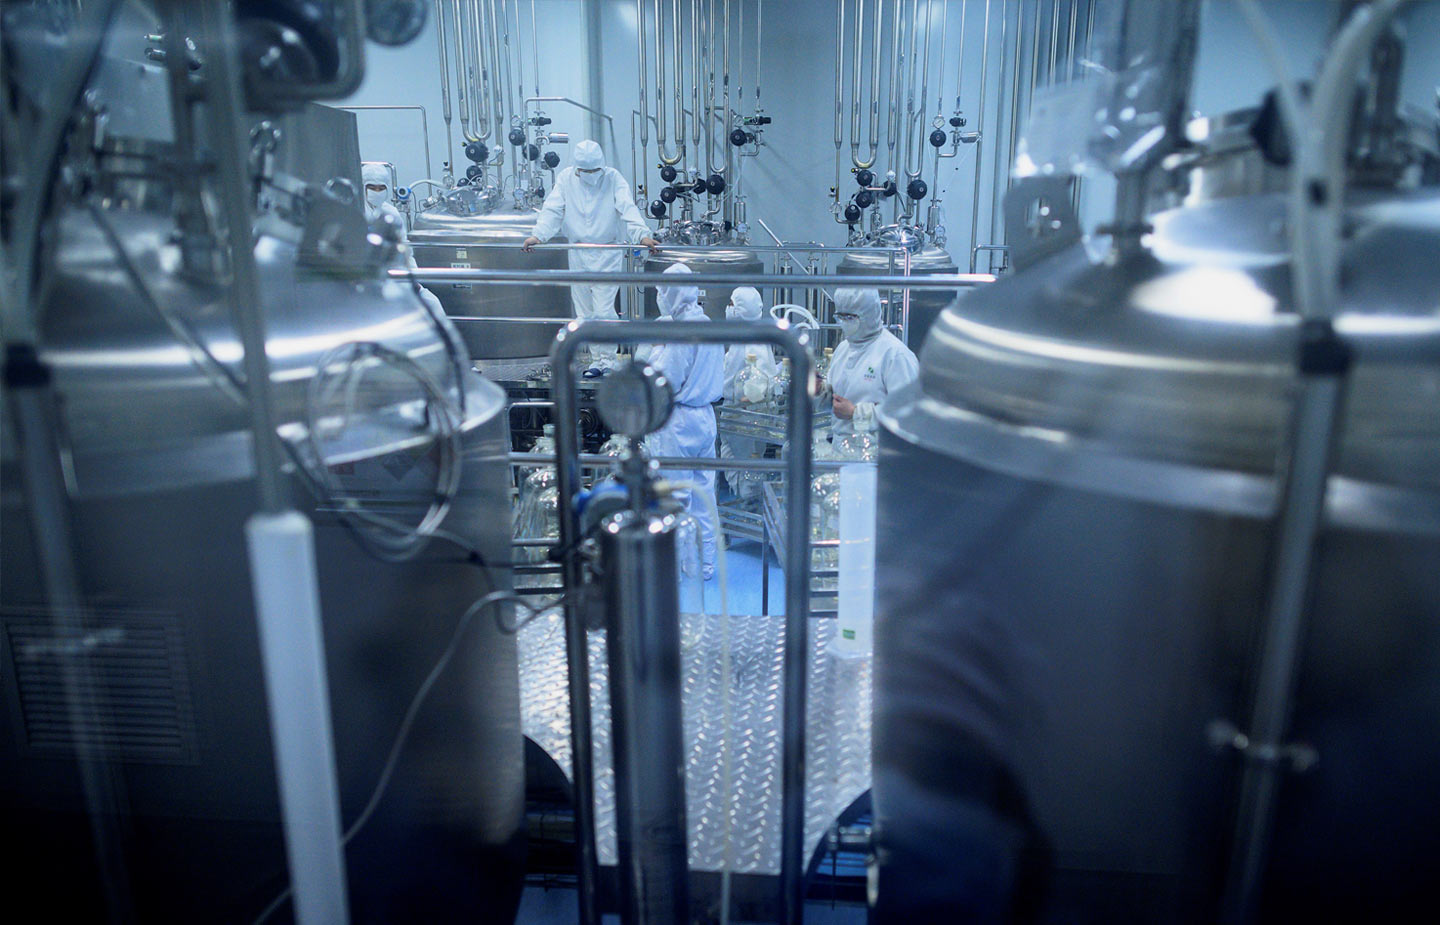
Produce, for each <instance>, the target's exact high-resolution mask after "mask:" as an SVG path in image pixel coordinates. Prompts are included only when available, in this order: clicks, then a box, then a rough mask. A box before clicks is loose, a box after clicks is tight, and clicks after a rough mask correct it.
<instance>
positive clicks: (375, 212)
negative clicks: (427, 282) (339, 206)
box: [360, 163, 445, 317]
mask: <svg viewBox="0 0 1440 925" xmlns="http://www.w3.org/2000/svg"><path fill="white" fill-rule="evenodd" d="M360 180H361V182H362V183H363V184H364V186H365V220H366V221H367V222H373V221H375V219H377V218H379V217H380V216H381V215H389V216H391V217H392V218H393V219H394V220H395V227H396V228H397V229H399V231H400V244H401V245H403V249H404V253H405V265H406V266H408V267H409V268H410V269H412V270H413V269H415V268H416V267H417V266H419V264H417V263H416V262H415V252H414V251H412V250H411V249H410V236H409V235H408V234H406V233H405V217H404V216H403V215H401V214H400V210H399V209H397V208H395V204H394V203H392V202H391V201H390V171H389V170H387V169H386V168H385V165H384V164H370V163H367V164H362V165H360ZM415 289H416V291H417V292H418V293H419V295H420V298H422V299H424V300H425V303H426V304H427V305H429V306H430V310H431V312H432V313H437V312H438V313H439V314H438V315H436V317H443V316H444V314H445V308H444V306H442V305H441V304H440V299H439V298H438V297H437V296H436V295H435V293H433V292H431V291H430V290H429V289H426V288H425V287H424V286H421V285H418V284H417V285H416V286H415Z"/></svg>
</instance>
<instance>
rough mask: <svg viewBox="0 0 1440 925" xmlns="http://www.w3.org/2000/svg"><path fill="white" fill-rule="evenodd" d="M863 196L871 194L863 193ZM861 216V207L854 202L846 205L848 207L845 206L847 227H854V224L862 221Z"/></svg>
mask: <svg viewBox="0 0 1440 925" xmlns="http://www.w3.org/2000/svg"><path fill="white" fill-rule="evenodd" d="M861 195H869V194H867V193H862V194H861ZM860 215H861V212H860V207H859V206H857V205H856V204H855V203H853V202H851V203H846V205H845V223H846V224H847V225H853V224H855V223H856V222H858V221H860Z"/></svg>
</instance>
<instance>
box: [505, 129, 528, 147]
mask: <svg viewBox="0 0 1440 925" xmlns="http://www.w3.org/2000/svg"><path fill="white" fill-rule="evenodd" d="M509 137H510V143H511V144H512V145H516V146H519V145H523V144H524V143H525V133H524V132H522V131H521V130H520V129H518V128H512V129H511V130H510V136H509Z"/></svg>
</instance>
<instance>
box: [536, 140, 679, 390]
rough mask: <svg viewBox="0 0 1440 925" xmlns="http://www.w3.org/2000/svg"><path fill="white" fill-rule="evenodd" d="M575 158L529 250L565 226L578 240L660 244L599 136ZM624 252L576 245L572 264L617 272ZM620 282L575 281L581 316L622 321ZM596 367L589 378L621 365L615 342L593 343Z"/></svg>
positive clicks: (592, 360)
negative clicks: (607, 163)
mask: <svg viewBox="0 0 1440 925" xmlns="http://www.w3.org/2000/svg"><path fill="white" fill-rule="evenodd" d="M573 161H574V163H573V164H572V166H570V167H566V168H565V169H564V170H562V171H560V173H559V174H557V175H556V177H555V186H554V187H553V188H551V190H550V194H549V195H547V196H546V197H545V205H543V206H542V207H541V208H540V215H539V217H538V218H536V219H535V228H534V230H533V231H531V232H530V237H528V238H526V239H525V243H524V244H523V245H521V246H522V247H523V248H524V249H525V250H527V251H528V250H529V249H530V248H532V247H534V246H535V245H536V244H543V243H545V242H546V241H548V240H550V239H551V238H553V237H555V235H556V234H557V233H559V232H560V231H562V230H563V231H564V232H565V237H566V238H568V239H569V240H570V243H572V244H643V245H645V246H646V247H649V248H650V249H652V250H653V249H655V248H656V247H659V246H660V244H659V242H658V241H656V240H655V239H654V238H653V237H651V236H650V226H649V225H646V224H645V219H644V218H643V217H642V216H641V215H640V210H639V209H637V208H636V207H635V202H634V200H633V199H632V198H631V194H630V184H629V183H626V182H625V178H624V177H623V176H621V175H620V171H618V170H616V169H615V168H614V167H606V166H605V152H604V151H603V150H601V148H600V146H599V145H598V144H596V143H595V142H593V141H588V140H587V141H582V142H580V143H579V144H578V145H576V146H575V155H574V158H573ZM623 264H624V258H623V256H622V254H621V252H620V251H619V250H615V249H605V250H591V249H587V248H579V249H577V250H572V251H570V269H572V270H596V271H603V272H610V273H614V272H617V271H619V270H620V268H621V267H622V266H623ZM619 292H620V287H619V286H618V285H616V286H610V285H595V284H589V283H586V284H579V285H575V286H571V287H570V299H571V301H572V302H574V303H575V317H576V318H579V319H581V320H586V319H600V320H607V319H608V320H610V321H617V320H619V318H620V315H619V313H618V312H616V311H615V296H616V295H618V294H619ZM589 349H590V368H589V369H587V370H585V378H587V379H594V378H596V377H598V376H603V375H605V374H606V373H608V372H609V371H610V370H612V369H614V368H615V363H616V359H615V357H616V350H615V347H614V346H613V345H608V344H606V345H601V344H591V345H590V348H589Z"/></svg>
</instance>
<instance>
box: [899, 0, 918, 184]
mask: <svg viewBox="0 0 1440 925" xmlns="http://www.w3.org/2000/svg"><path fill="white" fill-rule="evenodd" d="M919 26H920V0H910V29H909V31H910V52H909V58H908V59H907V60H906V62H905V124H904V126H903V128H902V131H903V132H904V135H905V176H907V177H909V176H911V175H912V170H911V156H912V155H913V154H914V153H915V71H916V65H917V62H916V60H915V59H916V57H917V56H916V34H915V33H916V32H917V31H918V29H919ZM914 174H915V175H918V174H919V171H918V170H917V171H914ZM905 208H906V211H907V212H908V211H909V208H910V205H909V203H908V202H907V203H906V206H905Z"/></svg>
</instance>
